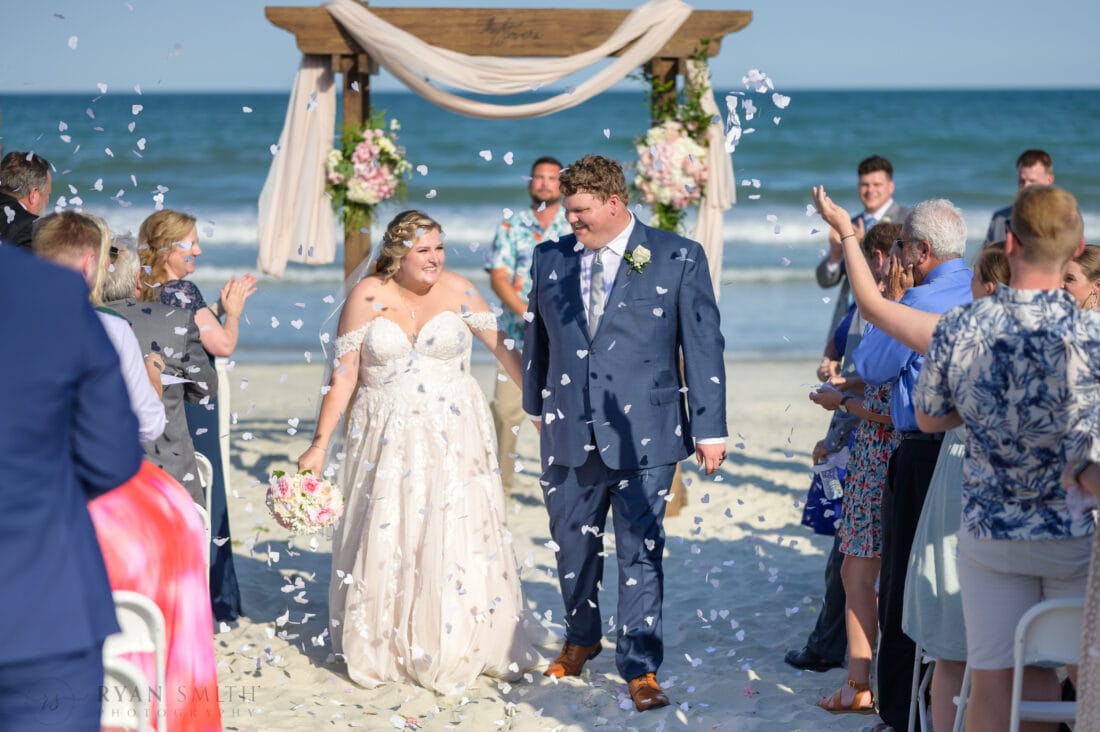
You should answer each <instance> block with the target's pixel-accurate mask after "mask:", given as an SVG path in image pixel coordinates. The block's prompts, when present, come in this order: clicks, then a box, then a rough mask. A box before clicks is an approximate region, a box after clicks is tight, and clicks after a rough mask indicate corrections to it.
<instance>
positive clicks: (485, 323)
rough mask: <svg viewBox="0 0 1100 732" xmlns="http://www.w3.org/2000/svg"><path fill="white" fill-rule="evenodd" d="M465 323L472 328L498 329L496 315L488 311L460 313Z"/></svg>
mask: <svg viewBox="0 0 1100 732" xmlns="http://www.w3.org/2000/svg"><path fill="white" fill-rule="evenodd" d="M461 317H462V319H463V320H464V321H465V322H466V325H467V326H469V327H470V328H472V329H474V330H499V328H498V327H497V316H495V315H493V314H492V313H489V312H480V313H462V316H461Z"/></svg>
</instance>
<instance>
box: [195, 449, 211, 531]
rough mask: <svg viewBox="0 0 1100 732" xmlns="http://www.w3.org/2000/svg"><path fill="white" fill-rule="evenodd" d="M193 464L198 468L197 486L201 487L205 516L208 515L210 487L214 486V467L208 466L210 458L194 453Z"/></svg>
mask: <svg viewBox="0 0 1100 732" xmlns="http://www.w3.org/2000/svg"><path fill="white" fill-rule="evenodd" d="M195 463H196V464H197V465H198V466H199V486H201V487H202V495H203V498H204V499H205V502H206V505H205V508H206V515H207V516H209V515H210V486H212V485H214V466H213V465H211V464H210V458H208V457H206V456H205V455H203V454H202V453H201V452H198V451H197V450H196V451H195Z"/></svg>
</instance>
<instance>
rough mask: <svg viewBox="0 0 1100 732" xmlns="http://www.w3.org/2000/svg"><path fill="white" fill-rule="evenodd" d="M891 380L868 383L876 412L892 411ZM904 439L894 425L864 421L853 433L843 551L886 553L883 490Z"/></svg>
mask: <svg viewBox="0 0 1100 732" xmlns="http://www.w3.org/2000/svg"><path fill="white" fill-rule="evenodd" d="M890 390H891V383H887V384H883V385H882V386H871V385H870V384H868V385H867V386H866V387H864V390H863V407H864V408H865V409H867V410H869V411H871V412H874V413H875V414H889V413H890ZM900 441H901V437H900V436H899V434H898V432H897V430H895V429H894V427H893V425H891V424H884V423H882V422H871V421H869V420H863V421H862V422H860V423H859V426H858V427H857V428H856V431H855V432H854V433H852V450H851V455H852V457H851V459H850V460H849V461H848V473H847V478H846V480H845V484H844V501H843V506H844V508H843V513H842V515H841V518H840V527H839V528H838V529H837V531H838V532H839V534H840V552H841V554H845V555H848V556H852V557H879V556H881V555H882V530H881V523H882V491H883V489H884V488H885V487H886V470H887V467H888V466H889V464H890V455H891V454H893V452H894V449H895V448H896V447H897V446H898V443H899V442H900Z"/></svg>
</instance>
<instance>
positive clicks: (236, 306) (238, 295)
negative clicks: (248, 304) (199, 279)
mask: <svg viewBox="0 0 1100 732" xmlns="http://www.w3.org/2000/svg"><path fill="white" fill-rule="evenodd" d="M255 292H256V277H255V276H254V275H251V274H246V275H243V276H242V277H241V278H240V279H237V278H236V277H230V278H229V281H228V282H226V283H225V285H223V286H222V289H221V292H220V293H219V296H218V301H219V302H220V303H221V310H222V312H223V313H225V314H226V315H233V316H236V317H238V318H239V317H240V316H241V313H243V312H244V303H245V300H247V299H248V298H249V297H251V296H252V295H253V294H254V293H255Z"/></svg>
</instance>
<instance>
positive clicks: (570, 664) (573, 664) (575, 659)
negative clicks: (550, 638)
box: [543, 639, 603, 679]
mask: <svg viewBox="0 0 1100 732" xmlns="http://www.w3.org/2000/svg"><path fill="white" fill-rule="evenodd" d="M602 650H603V647H602V646H601V645H600V643H599V641H597V642H596V644H595V645H591V646H578V645H577V644H576V643H570V642H569V641H568V639H567V640H566V641H565V645H563V646H562V647H561V653H559V654H558V657H557V658H555V659H554V660H553V662H551V664H550V666H548V667H547V669H546V671H544V672H543V674H544V675H546V676H554V677H556V678H559V679H560V678H562V677H563V676H580V675H581V669H582V668H584V662H585V661H587V660H589V659H591V658H595V657H596V656H598V655H600V651H602Z"/></svg>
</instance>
